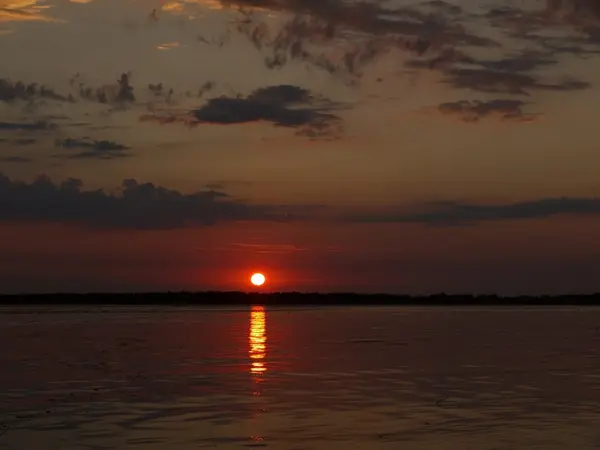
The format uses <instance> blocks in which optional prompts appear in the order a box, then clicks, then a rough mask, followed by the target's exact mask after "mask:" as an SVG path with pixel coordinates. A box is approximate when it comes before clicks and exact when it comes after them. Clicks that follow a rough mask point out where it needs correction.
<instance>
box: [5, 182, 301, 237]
mask: <svg viewBox="0 0 600 450" xmlns="http://www.w3.org/2000/svg"><path fill="white" fill-rule="evenodd" d="M0 204H2V208H0V221H46V222H61V223H72V224H77V225H81V226H87V227H92V228H99V227H101V228H134V229H173V228H182V227H198V226H208V225H215V224H217V223H220V222H228V221H286V220H292V219H299V218H301V217H302V216H301V214H302V213H303V210H302V208H298V209H296V208H295V207H285V206H277V205H259V204H251V203H247V202H244V201H240V200H236V199H233V198H231V197H230V196H228V195H227V194H226V193H224V192H221V191H214V190H205V191H200V192H195V193H190V194H186V193H182V192H179V191H176V190H171V189H167V188H164V187H160V186H156V185H154V184H152V183H139V182H138V181H136V180H133V179H129V180H125V181H123V184H122V186H121V188H120V189H119V190H118V192H115V193H109V192H106V191H103V190H93V191H92V190H84V189H83V183H82V181H81V180H78V179H74V178H69V179H66V180H64V181H62V182H61V183H54V182H52V180H51V179H49V178H47V177H45V176H40V177H38V178H37V179H36V180H34V181H32V182H31V183H27V182H19V181H13V180H11V179H9V178H8V177H6V176H4V175H0Z"/></svg>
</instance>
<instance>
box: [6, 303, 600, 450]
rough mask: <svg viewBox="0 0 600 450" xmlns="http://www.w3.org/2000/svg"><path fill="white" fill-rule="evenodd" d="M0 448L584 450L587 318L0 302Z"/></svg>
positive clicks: (595, 319) (592, 394) (594, 349)
mask: <svg viewBox="0 0 600 450" xmlns="http://www.w3.org/2000/svg"><path fill="white" fill-rule="evenodd" d="M0 342H2V344H3V346H2V351H1V352H0V387H1V390H0V449H19V450H25V449H27V450H37V449H61V450H62V449H120V448H139V449H198V448H222V449H233V448H252V447H266V448H271V449H289V450H301V449H305V450H309V449H324V450H325V449H326V450H334V449H344V450H346V449H477V450H486V449H489V450H503V449H507V450H508V449H544V450H552V449H561V450H563V449H597V448H600V426H599V425H598V424H600V359H599V358H600V310H599V309H580V310H578V309H575V308H573V309H565V308H562V309H561V308H553V309H546V310H544V309H527V308H521V309H510V310H505V309H492V308H487V309H476V308H470V309H465V308H453V309H448V308H446V309H442V308H439V309H436V308H427V309H425V308H423V309H417V308H377V307H374V308H323V309H318V308H317V309H314V308H311V309H308V308H302V309H277V308H268V309H266V310H265V309H264V308H262V307H253V308H240V309H222V310H216V309H193V308H162V309H161V308H120V309H119V308H100V307H96V308H71V309H65V308H62V309H61V308H36V310H35V311H34V310H31V309H29V310H27V309H25V308H21V309H19V308H4V309H2V310H1V312H0Z"/></svg>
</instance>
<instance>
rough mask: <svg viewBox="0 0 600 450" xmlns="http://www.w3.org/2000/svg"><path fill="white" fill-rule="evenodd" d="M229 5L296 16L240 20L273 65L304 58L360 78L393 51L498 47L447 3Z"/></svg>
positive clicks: (255, 16)
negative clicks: (274, 22)
mask: <svg viewBox="0 0 600 450" xmlns="http://www.w3.org/2000/svg"><path fill="white" fill-rule="evenodd" d="M228 4H233V5H236V6H241V7H244V6H249V7H260V8H267V9H271V10H277V11H283V12H288V13H291V14H292V18H291V19H290V20H289V21H287V22H285V23H284V24H283V26H281V27H280V28H277V29H275V28H273V26H271V25H269V23H270V22H269V21H264V20H262V16H261V15H260V14H252V13H247V12H243V15H244V17H243V19H242V20H240V21H238V23H237V31H238V32H239V33H241V34H243V35H244V36H246V37H247V38H248V39H249V40H250V42H251V43H252V44H253V45H254V46H255V47H256V48H257V49H258V50H260V51H261V52H263V53H265V55H266V56H265V65H266V66H267V67H269V68H277V67H281V66H283V65H285V64H287V63H288V62H290V61H301V62H304V63H308V64H309V65H311V66H316V67H318V68H320V69H323V70H326V71H328V72H330V73H332V74H336V75H340V74H342V75H350V76H351V77H360V76H361V75H362V69H363V68H364V67H365V66H367V65H369V64H371V63H373V62H374V61H375V60H377V59H378V58H379V57H381V56H382V55H384V54H386V53H387V52H389V51H390V50H400V51H402V52H408V53H410V54H417V55H423V54H425V53H436V52H437V51H439V50H440V48H442V47H444V46H456V45H468V46H478V47H493V46H494V47H495V46H497V45H498V44H497V43H496V42H494V41H492V40H490V39H487V38H482V37H479V36H477V35H475V34H473V33H471V32H469V31H468V30H467V29H466V28H465V27H463V26H461V25H459V24H457V21H456V20H455V17H453V15H457V14H460V13H461V9H460V8H458V7H452V6H451V5H449V4H447V3H445V2H443V1H431V2H427V3H426V4H423V5H421V7H417V6H413V7H403V8H396V9H391V8H385V7H383V6H381V5H380V4H377V3H367V2H354V3H351V2H345V1H341V0H329V1H325V2H322V1H316V0H310V1H302V2H299V1H296V0H290V1H271V0H265V1H255V0H252V1H246V0H237V1H235V2H228ZM449 19H450V20H449ZM328 49H329V50H330V51H327V50H328Z"/></svg>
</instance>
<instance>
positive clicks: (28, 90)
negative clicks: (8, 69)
mask: <svg viewBox="0 0 600 450" xmlns="http://www.w3.org/2000/svg"><path fill="white" fill-rule="evenodd" d="M36 98H45V99H51V100H58V101H68V100H72V99H70V98H69V97H65V96H63V95H60V94H57V93H56V92H54V90H52V89H50V88H48V87H46V86H44V85H38V84H37V83H28V84H26V83H24V82H22V81H16V82H12V81H10V80H7V79H3V78H2V79H0V101H3V102H12V101H15V100H32V99H36Z"/></svg>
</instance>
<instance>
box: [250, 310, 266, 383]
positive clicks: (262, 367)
mask: <svg viewBox="0 0 600 450" xmlns="http://www.w3.org/2000/svg"><path fill="white" fill-rule="evenodd" d="M266 329H267V314H266V312H265V307H264V306H253V307H252V310H251V311H250V335H249V337H248V341H249V344H250V350H249V355H250V372H251V373H253V374H262V373H264V372H266V371H267V366H266V362H265V357H266V355H267V332H266Z"/></svg>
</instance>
